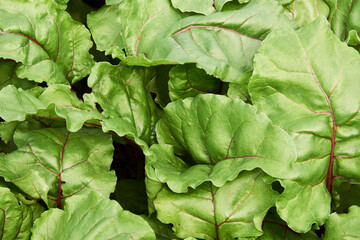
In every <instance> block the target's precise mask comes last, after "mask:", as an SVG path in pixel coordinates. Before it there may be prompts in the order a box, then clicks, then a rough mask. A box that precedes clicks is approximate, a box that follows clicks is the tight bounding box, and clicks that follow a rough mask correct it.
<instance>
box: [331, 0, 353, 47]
mask: <svg viewBox="0 0 360 240" xmlns="http://www.w3.org/2000/svg"><path fill="white" fill-rule="evenodd" d="M324 1H325V2H326V3H327V5H328V6H329V7H330V15H329V23H330V28H331V29H332V30H333V31H334V33H335V34H336V35H337V36H338V37H339V38H340V39H341V40H342V41H344V40H345V39H346V38H347V37H348V33H349V32H350V31H351V30H355V31H356V32H359V31H360V24H359V19H360V14H359V13H360V2H358V1H353V0H324Z"/></svg>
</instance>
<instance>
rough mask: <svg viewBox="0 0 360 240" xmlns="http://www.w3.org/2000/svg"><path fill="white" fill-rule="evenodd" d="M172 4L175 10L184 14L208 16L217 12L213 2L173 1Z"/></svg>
mask: <svg viewBox="0 0 360 240" xmlns="http://www.w3.org/2000/svg"><path fill="white" fill-rule="evenodd" d="M171 4H172V5H173V6H174V8H177V9H179V10H180V11H182V12H195V13H200V14H204V15H208V14H210V13H213V12H215V11H216V9H215V8H214V6H213V0H198V1H192V0H171Z"/></svg>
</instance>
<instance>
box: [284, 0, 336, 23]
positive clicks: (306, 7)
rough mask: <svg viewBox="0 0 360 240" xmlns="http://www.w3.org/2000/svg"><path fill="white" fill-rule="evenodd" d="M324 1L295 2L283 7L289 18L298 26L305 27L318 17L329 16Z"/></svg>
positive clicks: (303, 0)
mask: <svg viewBox="0 0 360 240" xmlns="http://www.w3.org/2000/svg"><path fill="white" fill-rule="evenodd" d="M324 1H326V0H296V1H293V2H292V3H291V4H289V5H287V6H284V7H285V9H286V10H287V12H288V15H289V17H290V18H291V19H292V20H293V21H295V22H296V23H297V24H298V25H299V26H305V25H307V24H309V23H310V22H312V21H313V20H315V19H316V18H317V17H318V16H320V15H322V16H325V17H328V16H329V12H330V9H329V7H328V5H327V4H326V3H325V2H324Z"/></svg>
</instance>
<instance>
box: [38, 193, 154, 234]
mask: <svg viewBox="0 0 360 240" xmlns="http://www.w3.org/2000/svg"><path fill="white" fill-rule="evenodd" d="M32 232H33V235H32V239H33V240H40V239H47V240H51V239H54V240H55V239H56V240H77V239H87V240H98V239H116V240H125V239H128V240H138V239H144V240H145V239H154V240H155V234H154V232H153V231H152V229H151V227H150V226H149V225H148V224H147V222H146V221H145V220H143V219H142V218H141V217H140V216H136V215H135V214H132V213H130V212H128V211H124V210H123V209H122V208H121V206H120V205H119V204H118V203H117V202H115V201H112V200H109V199H107V198H104V197H103V196H100V195H98V194H96V193H90V194H88V195H86V196H76V197H73V198H71V199H68V200H66V202H65V207H64V210H60V209H50V210H49V211H47V212H45V213H43V214H42V215H41V217H40V218H39V219H38V220H36V221H35V224H34V228H33V229H32Z"/></svg>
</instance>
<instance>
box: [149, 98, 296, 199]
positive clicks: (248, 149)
mask: <svg viewBox="0 0 360 240" xmlns="http://www.w3.org/2000/svg"><path fill="white" fill-rule="evenodd" d="M156 131H157V138H158V141H159V142H160V143H162V144H172V145H173V146H174V148H175V153H176V154H179V155H182V158H183V159H184V160H185V162H187V163H185V162H183V161H182V160H181V159H179V158H178V157H175V155H174V151H173V149H172V147H170V146H168V145H154V146H152V147H151V148H150V151H149V152H147V153H146V155H147V160H146V161H147V162H146V168H147V174H148V176H149V177H150V178H151V179H152V180H158V181H160V182H167V183H168V185H169V187H170V188H171V189H172V190H173V191H175V192H186V191H187V187H188V186H191V187H193V188H195V187H197V186H198V185H200V184H201V183H203V182H204V181H212V182H213V184H214V185H215V186H217V187H219V186H222V185H223V184H224V183H225V182H226V181H228V180H233V179H235V178H236V176H237V175H238V173H239V172H240V171H242V170H252V169H254V168H261V169H263V170H264V171H265V172H266V173H268V174H269V175H271V176H273V177H279V178H285V177H287V176H288V174H289V173H290V171H291V168H292V164H293V161H295V148H294V145H293V143H292V141H291V139H290V138H289V136H288V135H287V134H286V133H285V132H284V131H283V130H281V129H280V128H278V127H276V126H273V125H272V123H271V122H270V121H269V119H268V118H267V117H266V116H265V115H263V114H256V109H255V108H254V107H253V106H251V105H248V104H245V103H244V102H243V101H241V100H231V99H229V98H227V97H225V96H220V95H213V94H204V95H199V96H197V97H195V98H193V99H192V98H187V99H185V100H183V101H176V102H173V103H170V104H169V105H168V106H167V107H166V108H165V114H164V116H163V118H162V119H161V120H160V121H159V122H158V124H157V125H156ZM188 155H190V156H191V157H189V156H188ZM189 158H191V159H192V161H189ZM193 163H197V164H196V165H194V166H190V167H189V166H188V164H193ZM152 169H154V170H152Z"/></svg>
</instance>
